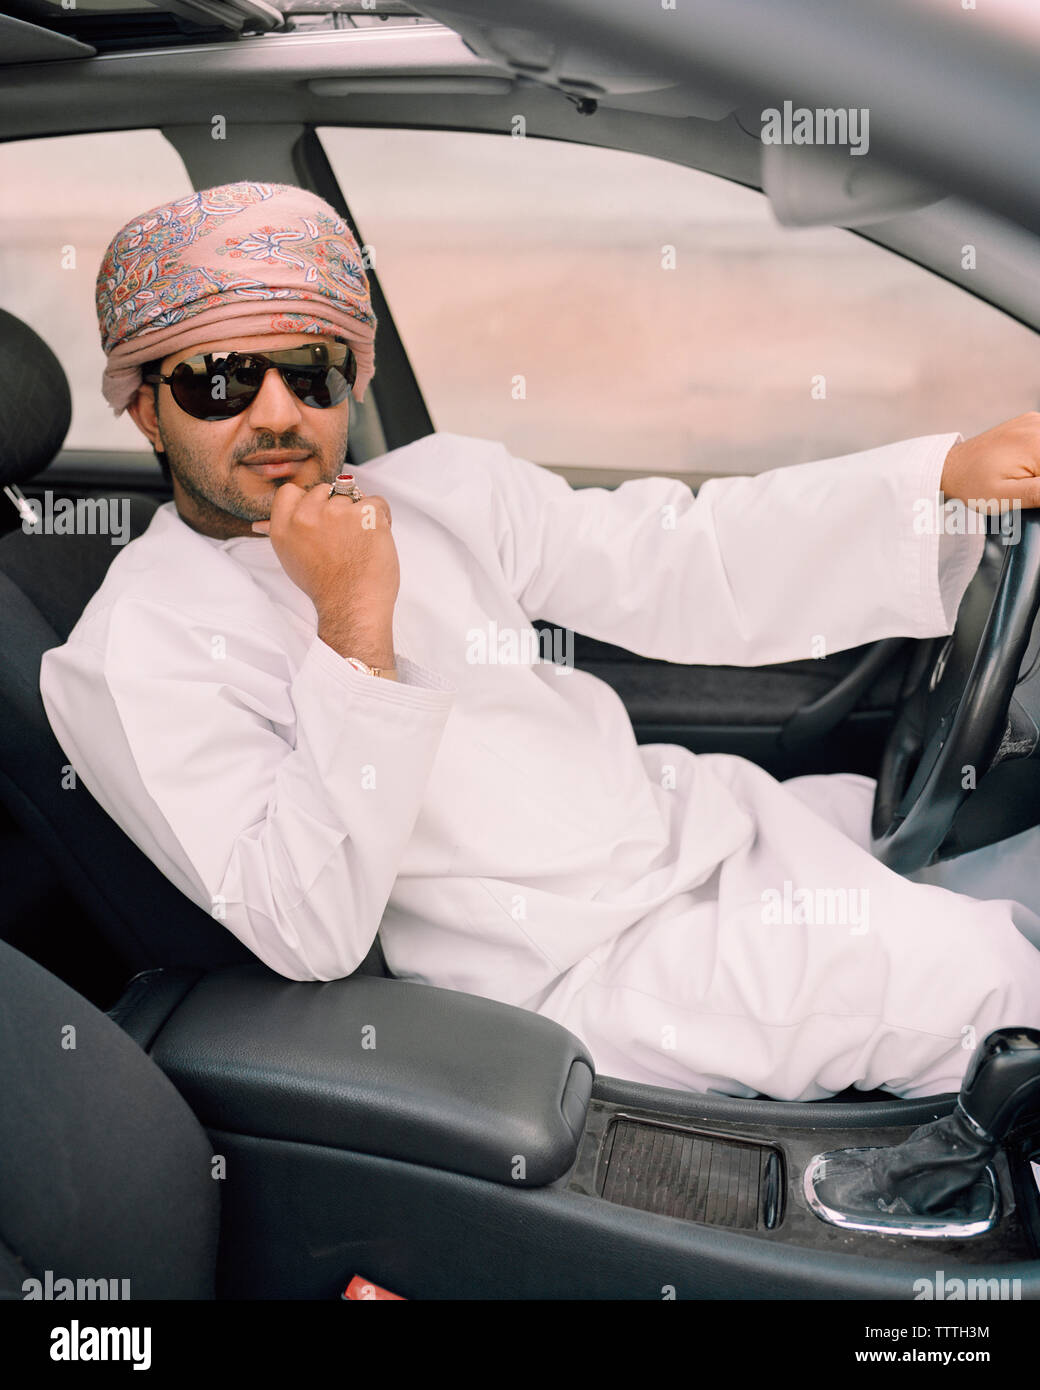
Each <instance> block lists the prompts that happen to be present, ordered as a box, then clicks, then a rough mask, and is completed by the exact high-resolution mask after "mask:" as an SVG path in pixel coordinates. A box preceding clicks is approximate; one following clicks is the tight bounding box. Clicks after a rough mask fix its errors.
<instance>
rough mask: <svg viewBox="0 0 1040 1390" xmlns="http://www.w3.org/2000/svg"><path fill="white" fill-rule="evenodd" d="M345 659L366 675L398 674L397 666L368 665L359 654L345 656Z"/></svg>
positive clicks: (348, 663) (349, 664)
mask: <svg viewBox="0 0 1040 1390" xmlns="http://www.w3.org/2000/svg"><path fill="white" fill-rule="evenodd" d="M343 660H344V661H345V662H346V663H347V665H348V666H353V668H354V670H355V671H360V672H361V673H362V674H363V675H365V676H396V675H397V667H396V666H368V665H366V664H365V662H363V661H362V660H361V658H360V657H357V656H345V657H344V658H343Z"/></svg>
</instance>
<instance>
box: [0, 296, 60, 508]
mask: <svg viewBox="0 0 1040 1390" xmlns="http://www.w3.org/2000/svg"><path fill="white" fill-rule="evenodd" d="M0 381H2V382H3V389H2V390H0V486H9V485H10V484H11V483H24V482H28V480H29V479H30V478H34V477H35V476H36V474H37V473H39V472H41V471H42V470H43V469H44V468H46V467H47V465H48V464H49V463H50V462H51V461H52V460H53V458H54V457H55V455H56V454H57V452H58V450H59V449H60V448H61V446H62V444H63V443H64V442H65V436H66V435H67V434H68V432H69V421H70V420H71V419H72V395H71V393H70V391H69V383H68V378H67V377H66V375H65V369H64V367H62V365H61V363H60V362H59V361H58V359H57V358H56V357H55V355H54V353H53V352H51V350H50V348H49V347H48V346H47V344H46V343H45V342H44V341H43V339H42V338H41V337H40V335H39V334H38V333H34V332H33V330H32V329H31V328H30V327H29V325H28V324H27V323H23V322H22V321H21V319H18V318H15V316H14V314H9V313H8V312H7V311H6V309H0Z"/></svg>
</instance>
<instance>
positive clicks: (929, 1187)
mask: <svg viewBox="0 0 1040 1390" xmlns="http://www.w3.org/2000/svg"><path fill="white" fill-rule="evenodd" d="M996 1149H997V1145H996V1143H994V1142H993V1141H992V1140H988V1139H985V1138H983V1137H981V1136H980V1135H979V1134H978V1133H976V1131H975V1130H974V1129H973V1128H972V1126H971V1124H970V1122H969V1121H968V1120H967V1118H966V1116H965V1115H964V1112H963V1111H962V1110H961V1109H960V1107H959V1106H958V1107H957V1108H956V1109H955V1110H954V1111H953V1112H952V1113H951V1114H949V1115H946V1116H944V1118H943V1119H941V1120H933V1121H932V1122H931V1124H926V1125H922V1126H921V1127H920V1129H915V1130H914V1132H913V1133H912V1134H911V1135H909V1136H908V1137H907V1138H906V1139H905V1140H904V1141H903V1143H901V1144H897V1145H895V1146H894V1147H892V1148H887V1149H845V1150H842V1151H841V1152H839V1153H833V1154H822V1155H821V1156H820V1157H819V1159H817V1160H816V1164H815V1166H814V1169H813V1170H812V1172H813V1177H812V1188H811V1193H810V1192H809V1188H808V1181H809V1179H808V1175H807V1195H809V1197H810V1201H811V1202H812V1204H813V1206H814V1208H815V1209H816V1210H817V1211H818V1212H819V1214H821V1215H822V1214H823V1210H828V1211H831V1212H835V1213H840V1214H841V1215H842V1216H843V1217H844V1218H845V1219H844V1220H842V1221H841V1222H840V1224H842V1225H850V1226H857V1227H860V1228H862V1227H863V1225H864V1224H866V1225H867V1226H870V1227H873V1226H877V1227H878V1228H879V1229H882V1228H891V1227H893V1226H898V1227H900V1228H904V1229H920V1230H921V1233H922V1234H923V1233H924V1231H925V1229H926V1228H929V1227H931V1226H941V1227H946V1226H950V1225H954V1226H957V1227H961V1226H971V1227H973V1228H977V1227H978V1226H979V1223H985V1225H984V1226H983V1229H985V1226H986V1225H988V1224H989V1223H990V1221H991V1220H992V1218H993V1217H994V1216H995V1215H996V1212H995V1207H996V1188H995V1185H994V1182H993V1176H992V1173H991V1172H990V1171H989V1163H990V1161H991V1160H992V1158H993V1157H994V1154H995V1153H996ZM829 1219H833V1218H829ZM965 1234H966V1232H965Z"/></svg>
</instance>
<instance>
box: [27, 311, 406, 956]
mask: <svg viewBox="0 0 1040 1390" xmlns="http://www.w3.org/2000/svg"><path fill="white" fill-rule="evenodd" d="M0 375H2V377H3V380H4V381H6V382H8V383H9V389H8V390H7V391H5V392H4V393H2V394H0V441H2V446H3V447H2V449H0V487H2V486H10V485H12V484H18V485H27V484H28V483H29V482H30V480H31V479H33V478H35V477H36V475H37V474H38V473H40V472H41V470H42V469H44V468H46V466H47V465H48V464H49V463H50V462H51V461H52V460H53V459H54V457H55V455H56V454H57V452H58V450H59V449H60V448H61V446H62V443H63V441H64V439H65V435H66V433H67V431H68V427H69V420H70V418H71V397H70V393H69V387H68V382H67V380H66V377H65V372H64V370H63V368H62V367H61V364H60V363H59V362H58V359H57V358H56V357H55V356H54V354H53V353H52V352H51V350H50V348H49V347H48V346H47V345H46V343H45V342H44V341H43V339H42V338H40V337H39V336H38V335H37V334H36V333H35V332H34V331H33V330H32V329H31V328H29V327H28V326H27V325H26V324H24V323H22V321H21V320H20V319H17V318H15V317H14V315H13V314H9V313H7V312H5V311H4V310H0ZM125 495H127V496H128V500H129V508H128V511H129V518H130V531H131V536H132V537H136V536H138V535H140V534H141V532H142V531H143V530H144V529H145V528H146V527H147V525H148V523H149V521H150V520H151V518H152V515H153V513H154V511H155V507H156V503H155V502H154V501H153V500H152V499H150V498H148V497H147V496H144V495H143V494H142V495H138V496H133V495H132V494H125ZM0 503H2V505H3V506H4V507H7V506H8V505H9V503H8V501H7V499H6V498H0ZM12 515H13V512H12ZM115 553H116V548H115V547H114V546H113V545H112V544H111V539H110V537H108V536H103V535H75V534H70V535H46V534H43V533H39V534H37V533H34V532H32V531H26V530H24V529H23V528H22V527H21V526H20V525H18V526H17V527H16V529H14V530H13V531H9V532H8V533H7V534H5V535H3V536H2V537H0V650H2V652H3V659H2V661H0V707H2V709H3V715H4V717H3V719H2V720H0V803H2V804H3V805H4V806H5V807H6V808H7V810H8V812H9V813H10V815H11V817H12V819H13V820H14V821H15V823H16V824H17V825H18V826H19V827H20V829H21V830H22V831H23V832H24V833H25V834H26V835H28V836H29V837H30V838H31V839H32V840H33V841H34V842H35V844H36V845H37V846H38V847H39V848H40V849H41V850H42V851H43V853H44V855H45V856H46V857H47V859H48V861H49V862H50V863H51V865H52V866H53V869H54V872H55V874H56V875H57V877H58V879H59V880H60V881H61V883H62V884H63V885H64V886H65V887H66V888H67V890H68V891H69V892H70V893H71V895H72V896H73V897H74V898H75V899H76V901H77V902H78V903H79V904H80V905H81V906H82V908H83V909H84V911H85V912H86V913H87V914H88V916H89V917H90V919H91V920H92V922H93V923H94V924H95V925H96V927H97V929H98V931H99V932H100V934H101V935H102V937H103V938H104V939H105V940H106V941H107V942H108V943H109V944H110V945H111V946H112V947H113V948H114V950H115V951H116V952H117V954H118V956H119V957H120V959H121V960H123V961H124V962H125V963H126V965H127V967H128V974H132V973H136V972H137V971H140V970H145V969H149V968H152V967H156V966H166V965H169V966H194V967H197V968H201V969H213V968H216V967H218V966H221V965H231V964H237V963H239V962H243V961H252V960H254V959H255V957H254V956H253V955H252V953H251V952H250V951H249V950H247V948H246V947H245V946H243V945H242V944H241V943H240V942H239V941H238V940H237V939H236V938H235V937H233V936H232V935H231V933H230V932H229V931H227V929H226V928H225V927H223V926H221V925H220V923H219V922H216V921H215V920H214V919H212V918H211V917H210V916H209V915H208V914H207V913H206V912H204V911H203V910H202V909H201V908H200V907H197V906H196V905H195V904H194V903H192V902H191V901H190V900H189V899H188V898H186V897H184V895H183V894H182V893H181V892H180V890H179V889H177V888H175V887H174V885H173V884H172V883H171V882H170V881H169V880H168V879H167V878H166V877H165V876H164V875H163V874H162V873H161V872H160V871H159V870H158V869H157V868H156V867H155V865H154V864H152V862H151V860H149V859H148V858H147V856H146V855H145V854H143V853H142V851H141V850H139V849H138V848H137V846H136V845H135V844H134V843H133V842H132V841H131V840H130V839H129V838H128V837H127V836H126V835H125V834H124V833H123V831H122V830H120V828H119V827H118V826H117V825H116V824H115V822H114V821H113V820H112V819H111V818H110V817H109V816H108V815H107V813H106V812H104V811H103V810H102V809H101V807H100V806H99V805H98V804H97V802H96V801H95V800H94V799H93V797H92V796H91V795H90V793H89V792H88V791H87V790H86V788H85V787H83V786H82V785H79V784H77V786H76V787H75V788H74V789H65V788H63V786H62V776H63V774H62V769H63V768H64V766H65V765H66V763H67V761H68V760H67V758H66V757H65V754H64V753H63V752H62V750H61V748H60V747H59V745H58V743H57V741H56V739H55V738H54V735H53V733H52V732H51V728H50V724H49V723H48V721H47V715H46V712H45V710H44V707H43V701H42V700H41V698H40V691H39V677H40V661H41V658H42V656H43V653H44V652H45V651H46V650H47V649H48V648H49V647H55V646H58V645H60V643H62V642H64V641H65V639H66V637H67V636H68V634H69V632H70V630H71V629H72V627H73V626H74V625H75V623H76V620H77V619H78V617H79V615H80V613H82V611H83V609H84V607H85V606H86V604H87V601H88V600H89V599H90V597H91V595H92V594H93V593H94V592H95V590H96V589H97V587H98V586H99V584H100V583H101V581H102V579H103V578H104V575H105V572H106V570H107V569H108V566H109V564H110V563H111V561H112V559H113V557H114V555H115ZM359 970H360V971H361V972H362V973H364V974H370V975H389V974H390V971H389V970H388V969H387V966H386V961H385V958H384V956H383V953H382V949H381V947H380V944H379V940H378V938H377V939H376V941H375V942H374V944H373V946H372V949H371V951H370V952H369V954H368V956H367V957H366V959H365V961H364V962H363V963H362V965H361V966H360V967H359Z"/></svg>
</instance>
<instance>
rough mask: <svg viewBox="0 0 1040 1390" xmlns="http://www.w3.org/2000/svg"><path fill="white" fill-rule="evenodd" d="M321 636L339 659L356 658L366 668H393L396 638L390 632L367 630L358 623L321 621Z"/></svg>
mask: <svg viewBox="0 0 1040 1390" xmlns="http://www.w3.org/2000/svg"><path fill="white" fill-rule="evenodd" d="M318 636H319V637H320V638H321V640H322V641H323V642H324V643H325V645H326V646H328V647H331V648H332V650H333V651H334V652H337V653H338V654H339V655H340V656H343V657H347V656H354V657H357V658H358V660H360V661H363V662H364V663H365V665H366V666H372V667H375V668H378V669H380V670H392V669H393V668H394V665H395V661H394V639H393V632H392V631H391V630H387V631H380V632H373V631H372V630H371V629H369V630H367V631H366V629H365V628H364V627H362V626H361V625H360V624H358V623H352V622H342V621H341V622H335V621H321V620H319V622H318Z"/></svg>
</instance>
